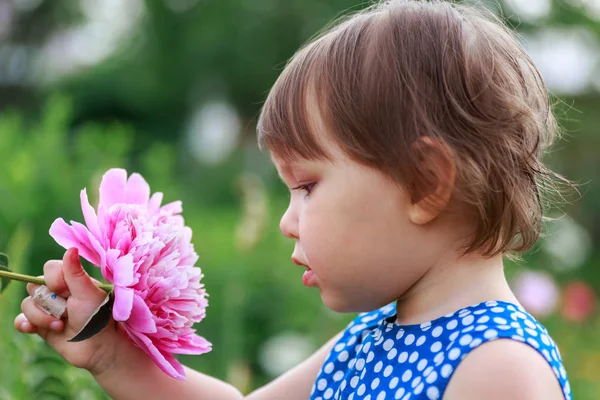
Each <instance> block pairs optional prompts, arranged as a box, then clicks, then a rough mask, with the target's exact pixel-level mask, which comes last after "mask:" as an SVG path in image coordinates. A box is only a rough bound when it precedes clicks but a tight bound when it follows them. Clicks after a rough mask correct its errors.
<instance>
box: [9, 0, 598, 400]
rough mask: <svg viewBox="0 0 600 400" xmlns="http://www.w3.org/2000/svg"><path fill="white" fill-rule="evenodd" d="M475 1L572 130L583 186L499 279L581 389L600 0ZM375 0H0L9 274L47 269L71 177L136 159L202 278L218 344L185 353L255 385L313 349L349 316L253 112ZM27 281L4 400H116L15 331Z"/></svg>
mask: <svg viewBox="0 0 600 400" xmlns="http://www.w3.org/2000/svg"><path fill="white" fill-rule="evenodd" d="M483 3H485V4H486V5H487V6H489V7H490V8H492V9H493V10H495V11H496V12H501V13H502V15H504V17H505V18H506V19H507V21H508V23H509V24H510V26H511V27H513V28H514V29H517V30H518V31H519V32H520V35H521V38H522V40H523V42H524V44H525V46H526V48H527V50H528V52H529V53H530V54H531V56H532V57H533V59H534V61H536V63H537V64H538V66H539V67H540V69H541V71H542V75H543V76H544V78H545V79H546V81H547V84H548V86H549V87H550V90H551V91H552V93H553V95H554V96H555V100H556V104H557V108H556V112H557V115H558V116H559V118H560V122H561V125H562V127H563V128H564V130H565V137H564V139H563V140H562V141H560V142H559V143H558V145H557V146H556V147H555V151H554V152H552V153H551V154H550V155H549V157H548V159H547V160H548V163H549V164H550V165H551V166H552V167H553V168H554V169H555V170H556V171H558V172H559V173H562V174H564V175H566V176H567V177H569V178H570V179H572V180H574V181H576V182H577V183H580V184H581V186H580V189H581V192H582V194H583V196H582V198H581V199H580V200H577V201H574V202H572V204H567V205H563V206H562V207H561V208H560V209H555V210H553V211H552V216H555V217H559V216H561V217H562V218H560V219H558V220H556V221H552V222H549V223H548V224H547V229H546V231H547V238H546V239H544V240H541V241H540V242H539V244H538V246H537V247H536V249H535V250H534V251H532V252H531V253H530V254H528V255H527V256H526V262H525V263H522V264H520V265H515V264H512V263H508V265H507V271H508V275H509V277H510V282H511V284H512V285H513V287H514V289H515V291H516V292H517V294H518V295H519V297H520V299H521V300H522V302H523V304H524V305H526V306H527V307H528V308H529V309H530V311H531V312H532V313H534V315H536V316H537V317H538V318H539V319H540V320H541V321H542V322H543V323H545V324H546V326H547V327H548V329H549V330H550V333H551V334H552V335H553V336H554V338H555V340H556V341H557V342H558V344H559V346H560V348H561V351H562V355H563V358H564V360H565V363H566V367H567V371H568V372H569V374H570V379H571V385H572V388H573V392H574V395H575V398H576V399H597V398H598V393H600V333H599V332H600V317H599V313H598V312H597V307H596V306H597V303H598V301H597V298H596V297H597V295H596V293H598V289H600V269H599V263H600V246H599V245H598V243H599V241H600V207H598V206H596V204H597V203H598V202H599V201H600V183H598V178H600V165H599V162H598V161H597V160H598V157H597V153H598V152H600V135H599V134H598V132H597V129H598V127H599V126H600V112H599V111H598V110H600V64H599V55H600V1H599V0H560V1H559V0H510V1H509V0H505V1H503V2H501V3H500V4H498V3H497V2H492V1H489V2H485V1H483ZM367 4H368V3H366V2H362V3H361V2H358V1H356V0H145V1H144V0H61V1H50V0H0V107H1V111H0V163H2V167H1V168H0V251H4V252H6V253H8V254H9V255H10V256H11V266H12V267H13V269H14V270H16V271H17V272H21V273H27V274H33V275H38V274H41V273H42V266H43V264H44V262H45V261H46V260H48V259H52V258H58V257H60V256H61V255H62V249H61V248H60V247H59V246H58V245H57V244H56V243H54V242H53V240H52V239H51V238H50V236H49V235H48V229H49V227H50V225H51V223H52V221H53V220H54V219H55V218H57V217H64V218H65V219H67V220H69V219H73V220H78V221H82V219H83V218H82V215H81V211H80V206H79V191H80V190H81V189H82V188H84V187H88V193H90V192H91V194H92V197H94V196H96V193H95V191H96V188H97V187H98V183H99V179H100V177H101V175H102V173H103V172H104V171H106V170H107V169H108V168H111V167H122V168H126V169H127V170H128V171H130V172H133V171H138V172H140V173H142V174H143V175H144V177H145V178H146V179H147V180H148V181H149V183H150V185H151V187H152V190H153V191H162V192H164V193H165V198H166V200H167V201H172V200H176V199H182V200H183V204H184V217H185V218H186V221H187V224H188V225H189V226H191V227H192V229H193V231H194V239H193V241H194V244H195V246H196V251H197V252H198V253H199V255H200V261H199V266H200V267H201V268H202V270H203V272H204V273H205V278H204V282H205V284H206V288H207V290H208V292H209V293H210V298H209V300H210V307H209V309H208V316H207V317H206V319H205V320H204V321H203V322H202V323H201V324H199V325H198V330H199V333H200V334H201V335H203V336H205V337H206V338H207V339H209V340H210V341H211V342H213V344H214V350H213V352H211V353H209V354H207V355H204V356H198V357H181V360H182V361H183V362H184V363H185V364H187V365H189V366H191V367H193V368H196V369H198V370H200V371H203V372H206V373H209V374H213V375H215V376H217V377H219V378H222V379H226V380H228V381H229V382H231V383H233V384H234V385H236V386H237V387H239V388H240V389H241V390H242V391H244V392H249V391H250V390H252V389H253V388H256V387H258V386H260V385H262V384H264V383H265V382H267V381H269V380H270V379H272V378H273V377H274V376H276V375H278V374H280V373H281V372H283V371H285V370H286V369H287V368H290V367H291V366H293V365H294V364H296V363H297V362H299V361H300V360H302V359H303V358H305V357H306V356H307V355H308V354H310V353H311V352H312V351H313V350H314V349H316V348H317V347H319V346H320V345H321V344H322V343H324V342H325V341H326V340H327V339H328V338H330V337H331V336H332V335H333V334H335V333H336V332H337V331H339V330H340V329H341V328H342V327H343V326H344V325H345V324H346V323H347V322H348V321H349V320H350V319H351V318H352V317H353V316H352V315H338V314H335V313H333V312H331V311H329V310H328V309H326V308H325V307H324V306H323V305H322V304H321V301H320V298H319V295H318V292H317V291H315V290H309V289H306V288H304V287H303V285H302V283H301V279H300V277H301V274H302V269H300V268H297V267H295V266H294V265H293V264H292V263H291V262H290V253H291V251H292V246H293V244H292V243H291V241H289V240H286V239H284V238H283V236H281V235H280V234H279V231H278V220H279V216H280V215H281V214H282V213H283V211H284V209H285V204H286V201H287V196H288V195H287V190H286V189H285V188H284V187H283V185H282V184H280V183H279V182H278V178H277V176H276V173H275V171H274V170H273V168H272V167H271V166H270V165H269V162H268V157H267V156H266V155H265V154H263V153H261V152H260V151H258V149H257V147H256V140H255V124H256V118H257V114H258V112H259V109H260V106H261V103H262V102H263V100H264V98H265V96H266V94H267V92H268V90H269V88H270V86H271V85H272V84H273V83H274V81H275V79H276V77H277V76H278V74H279V73H280V72H281V69H282V67H283V65H284V63H285V61H286V60H287V59H288V58H289V57H290V56H291V55H292V54H293V53H294V51H295V50H296V49H297V48H298V47H299V46H300V45H301V44H302V43H303V42H305V41H306V40H307V39H308V38H310V37H311V36H312V35H314V34H315V33H316V32H317V31H318V30H319V29H321V27H322V26H324V25H325V24H326V23H327V22H328V21H330V20H331V19H332V18H335V17H337V16H339V15H340V14H341V13H343V12H346V11H349V10H350V11H351V10H358V9H360V8H361V7H364V6H366V5H367ZM500 8H501V9H502V10H501V9H500ZM571 197H574V196H571ZM92 201H93V199H92ZM565 214H566V216H565ZM88 269H89V270H90V271H91V272H92V273H95V276H97V277H98V276H99V275H98V274H97V270H92V269H91V268H88ZM25 295H26V294H25V291H24V285H23V284H20V283H13V284H12V285H11V286H10V287H9V288H8V290H7V291H6V292H4V294H3V295H2V296H1V297H0V321H1V322H2V323H1V324H0V399H2V400H14V399H16V400H21V399H104V398H107V397H106V395H104V394H103V393H102V391H101V390H100V389H99V387H98V386H97V385H96V383H95V382H94V381H93V380H92V379H91V378H90V377H89V376H88V374H87V373H86V372H85V371H81V370H77V369H75V368H73V367H70V366H68V365H66V364H65V363H64V362H63V361H62V359H60V358H59V357H58V356H56V355H55V354H54V353H53V352H52V351H51V350H50V349H49V348H48V347H47V346H46V345H45V343H43V342H42V341H41V340H40V339H39V338H37V337H36V336H26V335H21V334H18V333H17V332H16V331H15V330H14V328H13V326H12V321H13V318H14V317H15V315H17V313H18V312H19V306H20V302H21V300H22V298H23V297H25Z"/></svg>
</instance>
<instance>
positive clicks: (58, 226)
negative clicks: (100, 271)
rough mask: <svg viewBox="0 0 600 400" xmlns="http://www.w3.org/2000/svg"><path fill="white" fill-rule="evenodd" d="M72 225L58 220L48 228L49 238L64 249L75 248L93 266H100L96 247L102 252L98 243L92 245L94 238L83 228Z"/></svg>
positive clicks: (78, 225) (100, 257)
mask: <svg viewBox="0 0 600 400" xmlns="http://www.w3.org/2000/svg"><path fill="white" fill-rule="evenodd" d="M74 225H75V226H70V225H69V224H67V223H66V222H65V221H64V220H63V219H62V218H58V219H56V220H55V221H54V222H53V223H52V226H51V227H50V236H52V238H53V239H54V240H56V242H57V243H58V244H59V245H61V246H62V247H64V248H65V249H69V248H71V247H77V249H78V250H79V254H80V255H81V256H82V257H83V258H85V259H86V260H88V261H89V262H91V263H92V264H94V265H100V264H101V259H102V256H101V254H100V253H99V251H98V250H97V247H96V245H98V247H99V250H100V251H102V249H101V247H100V246H99V243H94V241H96V240H95V238H94V237H93V236H92V234H91V233H90V232H89V231H88V230H87V228H86V227H85V226H83V225H81V224H76V223H75V224H74ZM96 242H97V241H96Z"/></svg>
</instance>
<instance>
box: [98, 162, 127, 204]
mask: <svg viewBox="0 0 600 400" xmlns="http://www.w3.org/2000/svg"><path fill="white" fill-rule="evenodd" d="M126 183H127V171H125V170H124V169H120V168H113V169H109V170H108V171H107V172H106V173H105V174H104V176H103V177H102V182H101V183H100V202H99V204H98V208H100V207H101V206H103V207H106V208H107V209H108V208H109V207H110V206H112V205H113V204H117V203H123V202H124V200H125V187H126Z"/></svg>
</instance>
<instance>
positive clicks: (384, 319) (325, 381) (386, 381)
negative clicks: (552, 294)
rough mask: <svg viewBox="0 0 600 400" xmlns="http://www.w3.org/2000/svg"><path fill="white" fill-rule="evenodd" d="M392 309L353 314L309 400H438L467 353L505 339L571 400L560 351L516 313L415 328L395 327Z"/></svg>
mask: <svg viewBox="0 0 600 400" xmlns="http://www.w3.org/2000/svg"><path fill="white" fill-rule="evenodd" d="M395 313H396V308H395V304H391V305H388V306H386V307H383V308H381V309H379V310H376V311H373V312H370V313H363V314H360V315H359V316H358V317H357V318H356V319H355V320H354V321H353V322H352V323H350V324H349V325H348V327H347V328H346V331H345V332H344V334H343V336H342V338H341V339H340V340H339V341H338V343H336V345H335V346H334V347H333V349H332V351H331V353H330V354H329V356H328V358H327V360H326V361H325V363H324V364H323V368H322V369H321V371H320V372H319V376H318V377H317V379H316V380H315V384H314V385H313V388H312V392H311V397H310V399H311V400H323V399H334V400H342V399H343V400H345V399H348V400H386V399H412V400H420V399H423V400H425V399H433V400H435V399H441V398H442V397H443V395H444V391H445V389H446V386H447V385H448V382H449V381H450V379H451V378H452V373H453V372H454V371H455V370H456V368H457V367H458V365H459V363H460V362H461V360H462V359H463V358H464V357H465V356H466V355H467V354H468V353H469V352H470V351H471V350H473V349H474V348H476V347H478V346H480V345H482V344H484V343H486V342H489V341H492V340H496V339H500V338H502V339H512V340H516V341H520V342H522V343H524V344H525V345H529V346H530V347H532V348H533V349H535V350H537V351H538V352H540V354H541V355H542V356H543V357H544V359H545V360H546V361H547V362H548V363H549V364H550V366H551V367H552V368H553V370H554V371H555V374H556V376H557V379H558V380H559V382H560V384H561V386H562V389H563V394H564V396H565V399H566V400H571V399H572V397H571V389H570V386H569V382H568V378H567V373H566V371H565V369H564V366H563V365H562V360H561V359H560V352H559V351H558V348H557V347H556V344H555V343H554V341H553V340H552V338H551V337H550V336H549V334H548V331H547V330H546V329H545V328H544V327H543V326H542V325H540V324H539V322H537V321H536V320H535V319H534V318H533V317H532V316H531V315H530V314H528V313H527V312H526V311H525V310H524V309H522V308H521V307H519V306H517V305H514V304H511V303H506V302H501V301H488V302H485V303H480V304H477V305H473V306H470V307H466V308H464V309H461V310H458V311H457V312H455V313H451V314H448V315H445V316H443V317H441V318H438V319H436V320H433V321H430V322H426V323H423V324H419V325H398V324H397V323H396V322H395Z"/></svg>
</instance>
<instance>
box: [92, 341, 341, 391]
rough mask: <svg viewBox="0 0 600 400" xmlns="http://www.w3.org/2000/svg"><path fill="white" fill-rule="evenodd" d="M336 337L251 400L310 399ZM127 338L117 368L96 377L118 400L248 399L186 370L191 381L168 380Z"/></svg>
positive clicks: (116, 363)
mask: <svg viewBox="0 0 600 400" xmlns="http://www.w3.org/2000/svg"><path fill="white" fill-rule="evenodd" d="M339 336H340V335H338V336H336V337H334V338H333V339H331V340H330V341H329V342H328V343H326V344H325V345H324V346H323V347H321V349H319V350H318V351H317V352H316V353H314V354H313V355H312V356H311V357H310V358H308V359H307V360H306V361H304V362H303V363H301V364H300V365H298V366H297V367H295V368H293V369H292V370H290V371H288V372H287V373H285V374H283V375H282V376H280V377H279V378H277V379H276V380H274V381H273V382H271V383H269V384H268V385H266V386H264V387H263V388H261V389H258V390H256V391H255V392H253V393H252V394H250V395H249V396H248V397H246V398H247V399H249V400H280V399H286V400H306V399H308V398H309V397H310V390H311V387H312V385H313V382H314V380H315V378H316V377H317V373H318V372H319V369H320V368H321V365H322V364H323V362H324V361H325V358H326V357H327V354H328V353H329V351H330V350H331V348H332V347H333V345H334V344H335V342H336V341H337V340H338V339H339ZM128 340H129V339H127V338H126V337H123V341H122V343H121V345H120V346H121V348H120V349H118V350H117V352H118V353H119V356H118V357H117V359H116V360H115V361H116V362H115V366H113V367H112V368H108V369H106V371H105V372H103V373H101V374H99V375H97V376H94V378H95V379H96V381H97V382H98V383H99V384H100V386H102V387H103V388H104V390H105V391H106V393H107V394H108V395H109V396H110V397H111V398H113V399H115V400H130V399H131V400H138V399H144V400H153V399H157V400H158V399H169V398H171V399H197V400H202V399H210V400H213V399H218V400H238V399H242V398H244V396H242V394H241V393H240V392H239V391H238V390H237V389H236V388H234V387H233V386H231V385H229V384H227V383H225V382H223V381H220V380H218V379H216V378H212V377H210V376H208V375H204V374H202V373H200V372H198V371H195V370H193V369H190V368H186V376H187V381H185V382H184V381H178V380H175V379H173V378H170V377H168V376H167V375H165V373H164V372H162V371H161V370H160V369H159V368H158V367H157V366H156V365H155V364H154V362H153V361H152V360H151V359H150V358H149V357H148V356H147V355H146V354H145V353H144V352H143V351H141V350H139V349H138V348H136V347H134V346H132V345H131V344H130V343H128Z"/></svg>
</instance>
